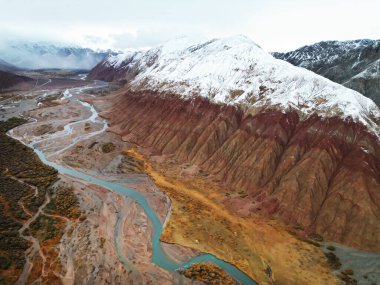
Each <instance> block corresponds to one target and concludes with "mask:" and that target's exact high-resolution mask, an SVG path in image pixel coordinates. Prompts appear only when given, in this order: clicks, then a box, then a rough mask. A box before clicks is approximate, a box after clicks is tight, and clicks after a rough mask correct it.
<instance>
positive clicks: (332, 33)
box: [0, 0, 380, 51]
mask: <svg viewBox="0 0 380 285" xmlns="http://www.w3.org/2000/svg"><path fill="white" fill-rule="evenodd" d="M0 7H1V17H0V27H2V31H0V33H1V35H0V36H1V39H2V40H3V41H4V40H7V39H10V38H17V37H19V38H29V39H30V38H36V39H37V40H38V39H46V40H48V39H49V40H55V41H65V42H71V43H76V44H80V45H86V46H90V47H93V48H102V49H105V48H116V49H123V48H127V47H145V46H152V45H156V44H158V43H160V42H162V41H164V40H166V39H169V38H173V37H176V36H178V35H183V34H192V35H194V34H195V35H204V36H207V37H221V36H228V35H233V34H245V35H247V36H249V37H251V38H252V39H253V40H254V41H256V42H257V43H258V44H260V45H261V46H262V47H263V48H265V49H267V50H270V51H274V50H289V49H294V48H297V47H300V46H302V45H304V44H309V43H313V42H317V41H321V40H331V39H337V40H346V39H357V38H380V21H378V20H377V19H378V15H377V14H378V11H380V1H378V0H346V1H343V0H329V1H327V0H319V1H307V0H267V1H258V0H235V1H229V0H218V1H217V0H192V1H189V0H160V1H158V0H139V1H135V0H133V1H132V0H112V1H111V0H108V1H103V0H60V1H52V0H33V1H29V0H12V1H9V0H0Z"/></svg>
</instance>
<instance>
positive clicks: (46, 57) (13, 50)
mask: <svg viewBox="0 0 380 285" xmlns="http://www.w3.org/2000/svg"><path fill="white" fill-rule="evenodd" d="M108 54H113V52H112V51H110V50H107V51H94V50H92V49H89V48H81V47H67V46H58V45H55V44H50V43H29V42H28V43H24V42H16V43H6V44H2V45H1V47H0V58H1V59H2V60H3V61H5V62H7V63H8V64H11V65H15V66H17V67H19V68H23V69H50V68H59V69H85V70H89V69H91V68H93V67H94V66H95V65H96V64H98V63H99V62H100V61H101V60H103V59H104V57H105V56H107V55H108ZM1 65H2V62H1V61H0V67H1Z"/></svg>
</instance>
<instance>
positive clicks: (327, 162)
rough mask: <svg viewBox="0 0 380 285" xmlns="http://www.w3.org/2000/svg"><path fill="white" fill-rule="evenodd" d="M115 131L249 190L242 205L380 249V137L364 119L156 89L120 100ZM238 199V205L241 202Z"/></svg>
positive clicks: (344, 240) (112, 120)
mask: <svg viewBox="0 0 380 285" xmlns="http://www.w3.org/2000/svg"><path fill="white" fill-rule="evenodd" d="M113 103H114V107H113V109H112V110H111V112H110V115H111V118H110V123H111V129H112V130H113V131H114V132H116V133H119V134H121V135H122V136H123V139H125V140H128V141H132V142H135V143H138V144H140V145H142V146H147V147H148V146H149V147H153V148H154V149H155V150H156V151H157V152H158V153H162V154H174V155H175V157H176V159H177V160H178V162H179V163H183V162H189V163H192V164H196V165H198V166H199V167H200V168H201V169H203V170H204V171H206V172H208V173H210V174H212V175H214V177H216V179H217V180H220V181H222V182H223V183H225V185H226V187H229V188H232V189H235V190H236V191H244V192H245V193H247V194H248V196H247V197H245V198H242V199H240V200H241V201H240V200H239V201H238V202H237V203H234V202H231V201H230V202H226V206H227V207H230V209H231V210H233V211H239V209H241V208H242V207H245V208H247V207H248V211H249V212H251V213H256V212H257V213H262V214H266V215H274V216H277V217H280V218H281V219H283V220H284V221H286V222H288V223H291V224H297V225H300V226H302V227H303V228H304V229H305V231H306V232H308V233H310V234H311V233H318V234H320V235H322V236H323V237H324V238H325V239H326V240H331V241H336V242H341V243H344V244H347V245H350V246H355V247H358V248H362V249H367V250H373V251H380V243H379V237H380V143H379V141H378V140H377V139H376V137H375V136H374V135H372V134H370V133H369V132H368V131H367V130H366V128H365V127H364V126H362V125H361V124H358V123H354V122H352V121H343V120H341V119H339V118H327V119H322V118H321V117H318V116H311V117H309V118H307V119H305V120H301V119H300V118H299V116H298V114H297V113H296V112H295V111H294V112H293V111H289V112H286V113H284V112H281V111H278V110H264V111H262V112H259V113H257V114H255V115H251V114H249V113H248V112H244V111H243V110H241V109H239V108H237V107H234V106H227V105H217V104H214V103H211V102H209V101H208V100H207V99H204V98H199V97H198V98H194V99H191V100H190V99H187V100H185V99H180V98H179V97H177V96H175V95H163V94H160V95H158V94H154V93H152V92H141V93H131V92H127V93H126V94H125V95H123V96H119V97H118V98H117V99H115V101H114V102H113ZM236 205H237V206H236Z"/></svg>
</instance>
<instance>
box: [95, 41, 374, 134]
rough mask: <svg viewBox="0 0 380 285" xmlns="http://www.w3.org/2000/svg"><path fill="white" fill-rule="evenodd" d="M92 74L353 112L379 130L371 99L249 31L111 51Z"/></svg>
mask: <svg viewBox="0 0 380 285" xmlns="http://www.w3.org/2000/svg"><path fill="white" fill-rule="evenodd" d="M102 75H103V76H102ZM90 77H92V78H98V79H106V80H115V79H127V81H128V82H129V87H130V89H131V90H133V91H138V90H144V89H146V90H148V89H149V90H152V91H154V92H160V93H172V94H177V95H181V96H183V97H192V96H202V97H206V98H209V99H211V100H212V101H213V102H217V103H228V104H235V105H244V106H247V107H249V108H255V109H257V108H263V107H269V106H270V107H279V108H281V109H290V108H291V109H296V110H298V111H300V112H301V113H303V114H305V115H306V116H309V115H311V114H319V115H321V116H327V117H333V116H340V117H343V118H348V117H351V118H353V119H354V120H356V121H360V122H361V123H363V124H364V125H367V126H368V127H369V128H371V129H376V130H377V129H378V125H377V124H376V122H375V121H376V120H378V118H380V111H379V109H378V108H377V106H376V105H375V104H374V103H373V101H371V100H370V99H368V98H365V97H364V96H362V95H361V94H359V93H358V92H355V91H353V90H350V89H348V88H345V87H343V86H341V85H339V84H336V83H334V82H332V81H330V80H328V79H326V78H324V77H322V76H319V75H316V74H314V73H313V72H310V71H307V70H305V69H302V68H298V67H294V66H292V65H291V64H289V63H287V62H284V61H282V60H278V59H275V58H274V57H273V56H272V55H270V54H269V53H267V52H266V51H264V50H263V49H261V48H260V47H259V46H258V45H257V44H256V43H254V42H253V41H251V40H250V39H248V38H246V37H244V36H237V37H231V38H223V39H214V40H210V41H207V42H195V43H194V42H193V41H189V40H188V39H187V38H181V39H177V40H174V41H169V42H167V43H165V44H163V45H161V46H159V47H156V48H153V49H150V50H148V51H131V52H129V53H126V54H119V55H117V56H108V57H107V58H106V59H105V60H104V61H102V62H101V63H99V65H98V66H96V67H95V68H94V69H93V70H92V71H91V73H90Z"/></svg>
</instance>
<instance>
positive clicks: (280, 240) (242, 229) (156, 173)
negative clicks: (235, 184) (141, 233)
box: [124, 148, 337, 285]
mask: <svg viewBox="0 0 380 285" xmlns="http://www.w3.org/2000/svg"><path fill="white" fill-rule="evenodd" d="M124 153H125V154H126V155H129V156H131V157H133V158H134V159H136V160H140V161H143V162H144V164H143V165H144V170H145V172H146V173H147V174H149V175H150V176H151V178H152V179H153V180H154V182H155V183H156V185H157V186H158V187H159V188H160V190H162V191H163V192H165V193H166V194H167V195H168V196H169V197H170V198H171V201H172V211H171V214H170V219H169V222H168V223H167V226H166V227H165V229H164V233H163V234H162V236H161V240H162V241H164V242H169V243H178V244H181V245H184V246H188V247H191V248H195V249H197V250H199V251H202V252H208V253H211V254H213V255H215V256H217V257H218V258H220V259H223V260H226V261H228V262H231V263H232V264H234V265H236V266H237V267H239V268H240V269H241V270H242V271H244V272H245V273H246V274H248V275H249V276H251V277H252V279H254V280H256V281H257V282H258V283H259V284H292V285H295V284H316V285H319V284H320V285H322V284H336V283H337V279H336V277H335V276H333V275H332V274H331V273H330V270H329V268H328V266H327V263H326V258H325V256H324V254H323V252H322V251H321V250H320V249H319V248H318V247H315V246H314V245H311V244H308V243H305V242H302V241H300V240H299V239H297V238H296V237H294V236H293V235H291V234H289V233H288V228H287V227H286V226H284V225H283V224H281V223H280V222H278V221H275V220H269V219H265V218H263V217H259V216H253V217H240V216H238V215H237V214H235V213H232V212H230V211H229V210H228V209H226V208H225V207H224V206H223V205H222V204H221V203H219V202H218V201H220V200H222V198H221V197H220V196H221V195H222V194H221V193H224V192H223V191H221V189H220V187H219V186H218V185H217V184H215V183H212V182H210V181H206V180H205V179H201V178H196V177H191V178H183V177H180V176H179V175H176V170H175V169H177V171H178V167H176V166H175V165H174V166H173V167H172V168H170V169H167V168H164V167H163V166H162V165H161V164H160V165H158V164H154V165H153V164H152V163H151V162H150V161H148V160H147V159H146V158H145V157H144V156H143V155H142V154H141V153H140V152H139V151H138V150H137V149H136V148H131V149H129V150H127V151H125V152H124ZM159 167H161V168H160V169H159V170H158V168H159ZM173 169H174V170H173ZM168 173H170V175H168ZM177 174H178V173H177ZM268 267H270V268H271V270H270V271H271V274H268V273H266V272H268V270H267V269H268Z"/></svg>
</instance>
